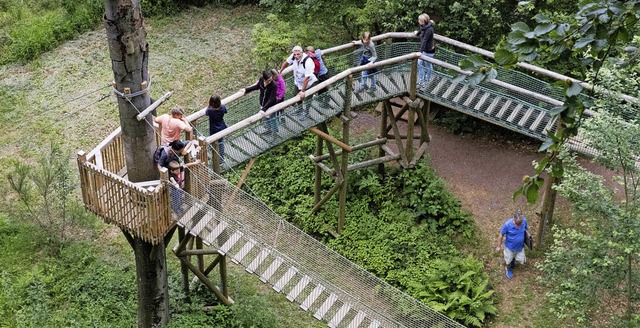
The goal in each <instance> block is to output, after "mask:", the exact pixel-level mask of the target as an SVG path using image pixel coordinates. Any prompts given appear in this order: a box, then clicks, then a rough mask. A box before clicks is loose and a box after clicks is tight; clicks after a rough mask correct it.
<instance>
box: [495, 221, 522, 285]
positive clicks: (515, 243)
mask: <svg viewBox="0 0 640 328" xmlns="http://www.w3.org/2000/svg"><path fill="white" fill-rule="evenodd" d="M528 227H529V226H528V225H527V219H525V217H524V215H523V214H522V212H521V211H520V210H517V211H516V213H515V214H514V215H513V218H510V219H508V220H507V221H506V222H505V223H504V225H502V229H500V236H499V237H498V247H496V251H500V249H502V245H503V244H502V239H503V238H504V246H505V247H504V261H505V263H506V264H507V278H511V277H513V268H514V267H515V264H516V263H515V261H518V262H519V263H520V264H524V262H525V261H526V258H525V255H524V237H525V232H526V231H527V228H528Z"/></svg>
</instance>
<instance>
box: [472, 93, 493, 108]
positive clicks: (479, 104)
mask: <svg viewBox="0 0 640 328" xmlns="http://www.w3.org/2000/svg"><path fill="white" fill-rule="evenodd" d="M487 98H489V93H488V92H485V94H483V95H482V97H481V98H480V100H479V101H478V103H477V104H476V105H475V106H474V107H473V108H474V109H475V110H480V107H482V105H483V104H484V102H485V101H487Z"/></svg>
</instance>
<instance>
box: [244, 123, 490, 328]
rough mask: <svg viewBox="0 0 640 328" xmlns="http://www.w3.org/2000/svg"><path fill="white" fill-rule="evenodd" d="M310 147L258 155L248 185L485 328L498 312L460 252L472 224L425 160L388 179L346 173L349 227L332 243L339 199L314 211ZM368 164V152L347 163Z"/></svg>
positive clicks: (474, 263) (347, 250)
mask: <svg viewBox="0 0 640 328" xmlns="http://www.w3.org/2000/svg"><path fill="white" fill-rule="evenodd" d="M313 147H315V141H314V138H313V137H311V136H307V137H304V138H300V139H299V140H294V141H293V142H288V143H285V144H284V145H282V146H280V147H278V148H276V149H274V150H273V151H272V152H270V153H269V155H268V156H261V157H260V159H259V160H258V161H257V162H256V164H255V165H254V166H253V168H252V171H251V175H250V177H249V179H248V180H247V184H248V185H249V186H250V188H251V191H252V192H253V193H255V194H256V195H258V196H259V197H260V198H261V199H262V200H264V201H265V203H267V204H268V205H269V206H270V207H271V208H273V209H274V210H275V211H276V212H277V213H278V214H280V215H281V216H283V217H284V218H288V219H290V220H291V221H293V222H294V223H295V224H296V225H298V227H300V228H301V229H303V230H304V231H306V232H308V233H310V234H312V235H315V236H318V237H319V238H321V239H322V240H324V241H325V242H326V243H327V244H328V245H329V246H330V247H331V248H332V249H334V250H336V251H338V252H339V253H341V254H342V255H344V256H345V257H347V258H349V259H350V260H352V261H354V262H356V263H357V264H359V265H361V266H362V267H364V268H365V269H367V270H368V271H370V272H372V273H374V274H375V275H377V276H378V277H380V278H382V279H384V280H386V281H387V282H388V283H390V284H392V285H394V286H396V287H398V288H400V289H402V290H404V291H406V292H407V293H409V294H410V295H412V296H413V297H415V298H417V299H420V300H422V301H423V302H425V303H427V304H429V305H430V306H432V307H434V308H436V309H437V310H439V311H441V312H443V313H445V314H447V315H449V316H450V317H452V318H454V319H456V320H458V321H460V322H462V323H464V324H466V325H470V326H480V325H481V323H482V322H483V321H484V320H485V318H486V317H487V316H489V315H491V314H495V311H496V308H495V306H494V303H493V302H494V301H493V298H492V297H491V295H492V293H493V292H492V291H489V286H488V276H487V275H486V273H484V272H483V265H482V263H481V262H480V261H478V260H477V259H474V258H472V257H463V255H462V254H461V252H460V251H458V250H457V248H456V246H455V245H456V244H457V243H470V242H474V241H473V240H472V238H471V237H472V236H473V231H474V225H473V221H472V219H471V217H470V216H469V215H468V214H466V213H464V212H462V210H461V208H460V202H459V201H458V200H457V199H455V198H454V197H453V195H452V194H451V193H450V192H449V191H447V190H446V188H445V186H444V183H443V181H442V180H441V179H439V178H438V177H437V176H436V175H435V173H434V171H433V170H432V169H430V168H429V167H428V165H427V164H426V163H425V162H421V163H420V164H419V165H418V166H417V168H416V169H413V170H400V169H396V168H391V167H389V168H388V169H387V171H388V172H387V174H386V175H383V176H381V175H379V174H378V173H377V172H376V171H375V169H374V168H368V169H362V170H358V171H354V172H351V173H349V176H348V181H349V183H348V191H347V195H348V196H347V214H346V224H345V228H344V231H343V232H342V234H341V235H340V236H339V237H338V238H330V235H329V233H328V229H334V227H335V225H336V220H337V217H336V213H338V210H337V208H338V203H337V200H336V197H333V199H332V200H330V201H328V202H327V203H326V204H325V205H324V207H323V209H322V210H321V211H320V212H319V213H318V214H316V215H312V214H311V213H310V209H311V208H312V207H313V206H312V205H313V178H312V177H313V173H312V172H313V167H312V165H311V163H310V161H309V160H308V159H307V155H308V154H310V153H312V152H313ZM366 158H367V153H366V152H356V153H354V154H350V157H349V159H350V161H352V162H353V161H361V160H363V159H366ZM285 163H286V165H285ZM322 184H323V189H324V190H325V192H326V190H328V189H329V188H330V187H331V185H332V180H331V179H329V178H328V177H324V179H323V183H322Z"/></svg>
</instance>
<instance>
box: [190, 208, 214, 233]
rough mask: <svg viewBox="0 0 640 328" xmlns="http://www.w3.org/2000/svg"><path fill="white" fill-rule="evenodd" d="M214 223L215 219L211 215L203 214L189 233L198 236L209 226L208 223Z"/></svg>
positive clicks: (209, 213)
mask: <svg viewBox="0 0 640 328" xmlns="http://www.w3.org/2000/svg"><path fill="white" fill-rule="evenodd" d="M214 221H215V217H214V216H213V213H212V212H205V213H204V215H203V216H202V218H201V219H200V220H199V221H198V223H196V224H195V226H194V227H192V228H191V229H190V231H189V233H190V234H192V235H194V236H199V235H200V232H202V230H204V227H206V226H207V225H208V224H209V222H214Z"/></svg>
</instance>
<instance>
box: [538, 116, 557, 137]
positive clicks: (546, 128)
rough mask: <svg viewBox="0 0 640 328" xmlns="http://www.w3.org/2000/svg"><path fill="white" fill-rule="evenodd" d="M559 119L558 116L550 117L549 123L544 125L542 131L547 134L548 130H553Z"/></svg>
mask: <svg viewBox="0 0 640 328" xmlns="http://www.w3.org/2000/svg"><path fill="white" fill-rule="evenodd" d="M557 119H558V117H557V116H556V117H554V118H552V119H550V120H549V123H547V125H546V126H545V127H544V130H542V133H544V134H547V131H550V130H553V128H554V127H555V124H556V120H557Z"/></svg>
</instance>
